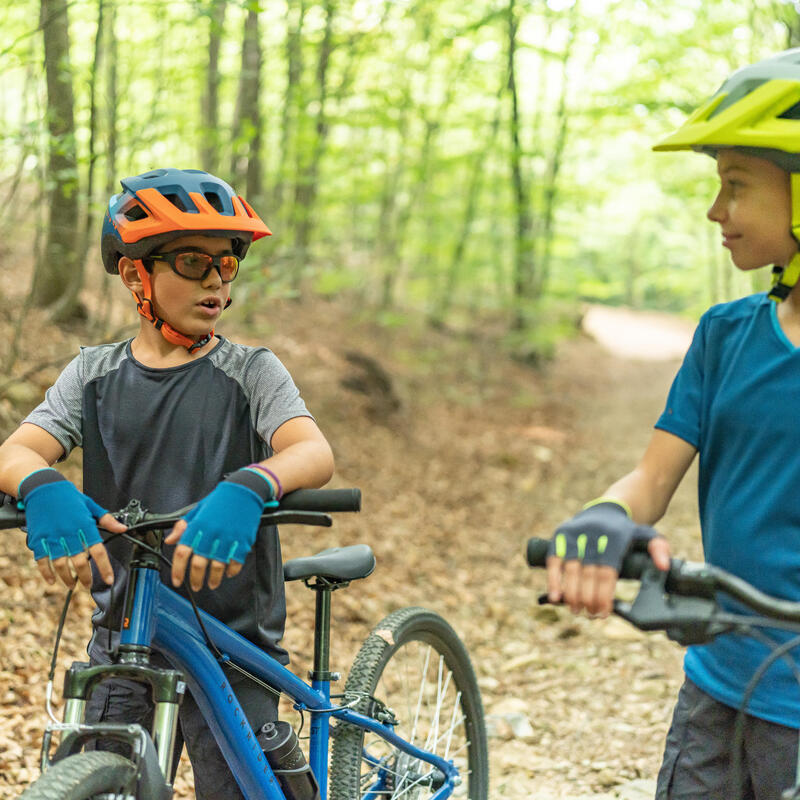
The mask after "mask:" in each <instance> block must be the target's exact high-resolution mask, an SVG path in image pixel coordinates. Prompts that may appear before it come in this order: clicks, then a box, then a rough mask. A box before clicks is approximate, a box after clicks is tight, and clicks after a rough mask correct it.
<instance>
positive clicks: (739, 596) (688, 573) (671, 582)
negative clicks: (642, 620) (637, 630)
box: [526, 538, 800, 622]
mask: <svg viewBox="0 0 800 800" xmlns="http://www.w3.org/2000/svg"><path fill="white" fill-rule="evenodd" d="M549 545H550V541H549V540H548V539H537V538H533V539H530V540H529V541H528V546H527V552H526V556H527V560H528V564H529V565H530V566H532V567H544V566H546V561H547V549H548V547H549ZM653 569H655V567H654V566H653V562H652V561H651V559H650V556H649V555H647V553H642V552H633V553H629V554H628V555H627V556H625V559H624V561H623V562H622V568H621V569H620V573H619V576H620V578H632V579H634V580H641V579H642V577H643V576H644V575H645V574H646V573H647V571H648V570H650V571H652V570H653ZM664 591H665V592H667V593H668V594H670V595H679V596H683V597H694V598H703V599H713V598H714V597H715V596H716V594H717V592H724V593H725V594H727V595H728V596H729V597H732V598H734V599H736V600H738V601H740V602H741V603H743V604H744V605H746V606H747V607H748V608H750V609H752V610H753V611H756V612H757V613H759V614H762V615H763V616H765V617H770V618H771V619H778V620H784V621H786V622H800V603H797V602H792V601H790V600H783V599H781V598H778V597H772V596H771V595H768V594H765V593H764V592H762V591H759V590H758V589H756V588H755V587H754V586H751V585H750V584H749V583H748V582H747V581H745V580H743V579H742V578H739V577H737V576H736V575H732V574H731V573H730V572H727V571H726V570H724V569H722V568H721V567H716V566H714V565H713V564H702V563H693V562H690V561H684V560H683V559H680V558H673V559H671V560H670V568H669V570H668V571H667V573H666V576H665V578H664Z"/></svg>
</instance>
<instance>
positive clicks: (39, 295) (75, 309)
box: [31, 0, 83, 319]
mask: <svg viewBox="0 0 800 800" xmlns="http://www.w3.org/2000/svg"><path fill="white" fill-rule="evenodd" d="M41 25H42V33H43V35H44V54H45V59H44V60H45V73H46V78H47V108H48V113H47V128H48V161H47V175H48V182H49V183H50V186H51V188H50V193H49V203H48V204H49V213H48V226H47V227H48V230H47V242H46V245H45V248H44V253H43V257H42V258H41V259H40V260H39V262H38V263H37V265H36V270H35V272H34V276H33V286H32V288H31V299H32V301H33V303H34V304H35V305H36V306H39V307H45V306H50V305H52V304H53V303H55V302H56V301H59V300H62V298H63V300H62V302H61V303H60V304H59V305H60V313H59V317H60V318H61V319H64V318H68V317H72V316H75V315H77V314H78V313H79V306H78V298H77V295H78V292H77V291H76V288H75V287H76V286H77V287H80V284H81V281H82V279H83V274H82V265H81V264H80V263H79V259H78V257H77V256H78V254H77V231H78V220H79V206H78V202H79V191H78V172H77V153H76V146H75V119H74V112H73V106H74V102H73V94H72V71H71V68H70V62H69V21H68V17H67V2H66V0H41Z"/></svg>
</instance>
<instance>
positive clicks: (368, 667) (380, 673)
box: [330, 608, 489, 800]
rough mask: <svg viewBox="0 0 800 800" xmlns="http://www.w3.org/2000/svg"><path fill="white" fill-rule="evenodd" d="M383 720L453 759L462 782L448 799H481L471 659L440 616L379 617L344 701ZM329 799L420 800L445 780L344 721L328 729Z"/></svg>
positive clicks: (418, 612) (481, 757) (484, 776)
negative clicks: (330, 748) (330, 742)
mask: <svg viewBox="0 0 800 800" xmlns="http://www.w3.org/2000/svg"><path fill="white" fill-rule="evenodd" d="M356 699H358V702H357V704H355V705H354V708H355V710H356V711H359V712H360V713H362V714H365V715H367V716H371V717H373V718H376V719H379V720H381V721H383V722H388V723H389V724H391V725H392V726H393V727H394V730H395V732H396V733H397V734H398V735H399V736H402V737H403V738H404V739H405V740H406V741H408V742H410V743H411V744H413V745H415V746H416V747H418V748H420V749H423V750H426V751H428V752H431V753H435V754H436V755H438V756H440V757H442V758H444V759H445V760H446V761H452V762H453V763H454V764H455V766H456V767H457V768H458V771H459V776H460V778H461V784H460V785H458V786H456V787H455V791H454V793H453V796H454V797H461V798H468V799H469V800H486V797H487V795H488V791H489V758H488V753H487V747H486V730H485V727H484V722H483V707H482V705H481V696H480V691H479V689H478V684H477V681H476V680H475V673H474V672H473V670H472V664H471V663H470V660H469V655H468V654H467V651H466V649H465V647H464V645H463V644H462V642H461V640H460V639H459V638H458V636H457V634H456V632H455V631H454V630H453V629H452V628H451V627H450V625H449V624H448V623H447V622H445V620H443V619H442V618H441V617H440V616H439V615H438V614H434V613H433V612H431V611H426V610H425V609H423V608H404V609H400V610H399V611H395V612H393V613H392V614H390V615H389V616H388V617H386V618H385V619H383V620H382V621H381V622H380V623H378V625H377V626H376V627H375V628H374V629H373V631H372V633H370V635H369V637H368V638H367V639H366V641H365V642H364V644H363V645H362V646H361V649H360V650H359V652H358V655H357V656H356V659H355V661H354V662H353V666H352V668H351V670H350V675H349V676H348V678H347V683H346V684H345V701H344V702H348V701H351V700H356ZM333 737H334V738H333V752H332V757H331V776H330V789H331V800H354V798H365V797H369V798H375V800H389V798H399V797H403V798H408V800H423V798H428V797H431V796H432V795H433V794H435V792H436V791H437V790H438V789H439V788H440V787H441V785H442V782H443V779H444V776H443V775H442V774H441V773H440V772H439V771H438V770H436V769H435V768H433V767H432V766H431V765H430V764H428V763H426V762H424V761H420V760H419V759H415V758H413V757H412V756H409V755H407V754H406V753H403V752H402V751H400V750H398V749H396V748H395V747H393V746H392V745H390V744H389V743H388V742H387V741H386V740H385V739H382V738H381V737H380V736H378V735H377V734H373V733H369V732H365V731H364V730H363V729H361V728H357V727H355V726H353V725H350V724H347V723H345V722H341V721H340V722H338V723H337V724H336V726H335V727H334V729H333Z"/></svg>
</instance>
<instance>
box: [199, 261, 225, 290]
mask: <svg viewBox="0 0 800 800" xmlns="http://www.w3.org/2000/svg"><path fill="white" fill-rule="evenodd" d="M203 286H212V287H217V286H222V274H221V273H220V268H219V266H218V265H217V264H214V266H213V267H212V268H211V271H210V272H209V273H208V275H206V277H205V280H204V281H203Z"/></svg>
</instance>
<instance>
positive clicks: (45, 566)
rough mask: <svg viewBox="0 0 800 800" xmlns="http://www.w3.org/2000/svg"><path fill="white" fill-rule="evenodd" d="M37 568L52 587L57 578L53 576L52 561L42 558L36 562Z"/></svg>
mask: <svg viewBox="0 0 800 800" xmlns="http://www.w3.org/2000/svg"><path fill="white" fill-rule="evenodd" d="M36 568H37V569H38V570H39V574H40V575H41V576H42V578H44V580H45V581H46V582H47V583H49V584H50V585H52V584H54V583H55V580H56V576H55V575H53V568H52V566H51V565H50V559H49V558H47V556H45V557H44V558H40V559H39V560H38V561H37V562H36Z"/></svg>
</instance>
